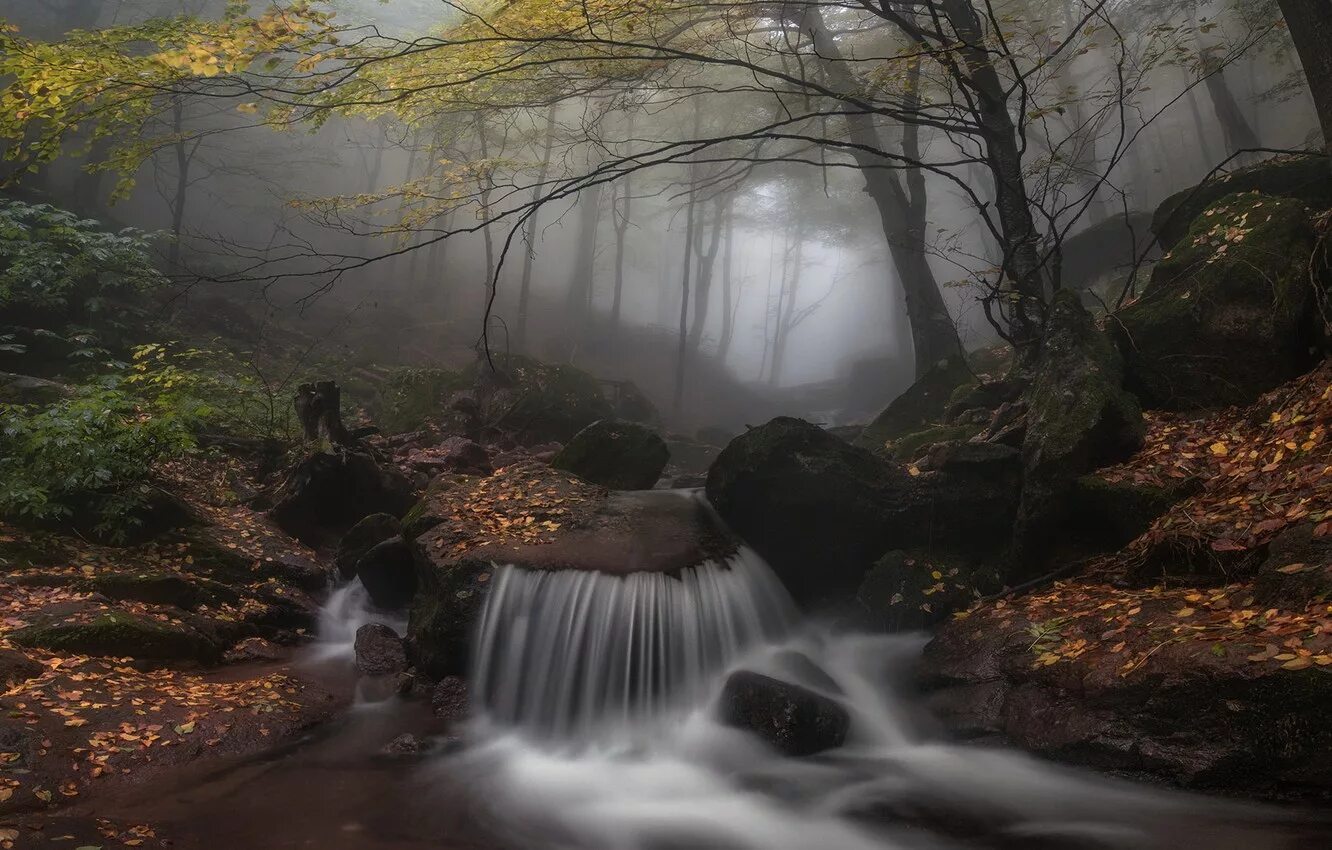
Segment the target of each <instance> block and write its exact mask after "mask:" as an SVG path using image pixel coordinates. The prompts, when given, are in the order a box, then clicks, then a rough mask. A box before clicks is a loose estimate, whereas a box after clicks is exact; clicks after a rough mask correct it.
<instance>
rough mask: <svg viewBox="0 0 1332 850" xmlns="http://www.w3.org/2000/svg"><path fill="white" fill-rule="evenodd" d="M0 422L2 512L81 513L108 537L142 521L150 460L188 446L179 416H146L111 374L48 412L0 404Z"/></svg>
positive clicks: (48, 516)
mask: <svg viewBox="0 0 1332 850" xmlns="http://www.w3.org/2000/svg"><path fill="white" fill-rule="evenodd" d="M0 419H3V421H4V426H3V428H2V429H0V513H4V514H7V515H11V516H16V517H20V518H27V519H32V520H38V521H41V520H52V519H76V520H78V521H79V522H80V523H82V521H83V520H84V519H85V518H86V519H90V520H91V524H92V526H93V528H94V530H95V531H96V532H97V533H98V534H102V535H105V536H107V537H109V538H111V539H118V538H123V537H124V536H125V534H126V533H127V532H128V531H129V530H131V529H132V528H133V527H134V526H136V525H138V524H140V523H141V521H142V520H141V518H140V517H139V516H137V513H138V512H139V511H141V510H142V509H143V508H145V507H146V506H147V505H148V504H149V501H150V497H151V496H152V488H151V485H150V484H149V475H150V473H151V470H152V467H153V465H154V464H155V463H156V462H158V461H159V460H162V459H164V458H168V457H171V456H174V455H179V454H181V453H183V452H186V451H188V450H189V449H190V447H191V445H192V439H191V437H190V433H189V430H188V429H187V427H186V423H185V422H184V421H183V420H182V419H180V418H177V417H173V416H169V415H163V414H160V413H159V414H149V413H148V412H146V411H145V410H143V409H142V408H141V407H140V406H139V405H137V404H136V403H135V401H134V400H133V398H131V396H130V395H129V394H128V393H126V392H125V390H124V389H123V388H122V386H121V382H120V380H119V379H118V378H114V377H113V378H106V379H104V380H102V381H100V382H97V383H94V384H90V385H86V386H82V387H78V388H76V390H75V391H74V393H73V394H72V395H71V396H70V397H69V398H66V399H64V400H62V401H59V402H57V403H56V404H54V405H52V406H51V407H48V408H45V409H38V408H33V407H22V406H17V405H4V406H0Z"/></svg>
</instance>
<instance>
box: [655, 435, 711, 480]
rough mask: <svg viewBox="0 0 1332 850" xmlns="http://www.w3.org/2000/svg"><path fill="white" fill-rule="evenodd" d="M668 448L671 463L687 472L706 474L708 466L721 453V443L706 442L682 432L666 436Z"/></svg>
mask: <svg viewBox="0 0 1332 850" xmlns="http://www.w3.org/2000/svg"><path fill="white" fill-rule="evenodd" d="M666 448H667V450H668V451H669V452H670V455H671V465H672V466H673V467H677V468H678V469H679V470H680V471H681V472H683V473H685V474H690V475H693V474H704V473H706V472H707V471H708V466H709V465H710V464H711V463H712V462H713V461H714V460H716V459H717V455H719V454H721V445H719V444H713V443H706V442H703V441H701V440H695V439H692V438H690V437H685V436H681V435H680V434H668V435H667V436H666Z"/></svg>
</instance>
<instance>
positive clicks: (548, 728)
mask: <svg viewBox="0 0 1332 850" xmlns="http://www.w3.org/2000/svg"><path fill="white" fill-rule="evenodd" d="M493 581H494V586H493V588H492V589H491V592H490V596H489V598H488V599H487V602H486V605H485V608H484V611H483V612H482V615H481V621H480V628H479V630H478V632H477V639H476V642H475V650H474V657H473V664H472V670H473V689H474V690H473V693H474V700H475V701H476V705H477V707H478V709H479V713H480V714H482V715H483V716H484V717H485V718H486V719H487V720H488V721H490V722H492V723H496V724H499V725H501V726H511V727H517V728H520V729H522V730H523V731H524V732H526V733H528V734H533V735H537V736H540V737H544V738H559V739H574V740H577V739H586V738H589V737H591V736H593V735H594V734H596V735H604V734H605V733H606V731H607V727H609V726H619V727H628V726H630V725H637V724H641V723H643V722H644V721H649V720H652V719H657V718H663V717H665V716H667V715H669V714H671V713H672V712H674V711H676V710H679V709H683V708H688V707H690V706H692V705H694V704H696V703H697V702H698V701H699V700H700V699H702V698H703V697H704V696H705V695H706V692H707V689H708V687H709V686H710V684H711V681H712V679H713V678H714V677H715V676H716V675H717V674H718V673H719V672H720V671H721V670H723V669H725V668H726V667H727V666H728V665H729V664H730V663H731V662H732V661H733V660H734V659H735V658H736V657H737V656H738V655H739V654H740V653H742V652H744V651H745V650H746V649H748V648H750V647H752V646H755V645H757V644H761V643H765V642H770V641H773V640H776V639H779V638H781V637H782V636H784V635H785V634H786V633H787V632H788V631H789V629H790V627H791V625H792V623H793V622H794V621H795V617H796V615H795V607H794V605H793V604H792V602H791V599H790V597H789V596H787V594H786V590H785V589H784V588H783V587H782V585H781V583H780V582H779V581H778V579H777V577H776V576H775V575H773V573H772V571H771V570H770V569H769V568H768V566H767V564H765V563H764V562H763V560H762V559H761V558H759V557H758V556H757V555H756V554H754V553H753V552H752V551H751V550H749V549H745V548H742V549H741V550H739V551H738V552H737V553H736V554H734V555H733V556H731V557H730V558H728V559H726V560H725V561H723V562H707V563H703V564H700V565H699V566H696V567H692V568H689V569H686V570H683V571H681V572H680V573H679V574H678V575H672V574H664V573H659V572H635V573H628V574H624V575H607V574H605V573H599V572H592V571H578V570H562V571H557V572H554V571H540V570H527V569H520V568H517V567H504V568H502V569H500V570H499V571H498V572H497V573H496V575H495V578H494V579H493Z"/></svg>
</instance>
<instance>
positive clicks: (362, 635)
mask: <svg viewBox="0 0 1332 850" xmlns="http://www.w3.org/2000/svg"><path fill="white" fill-rule="evenodd" d="M355 648H356V669H357V670H358V671H360V672H361V673H362V674H364V675H366V676H394V675H397V674H399V673H402V672H405V671H406V670H407V650H406V649H405V648H404V647H403V643H402V638H400V637H398V633H397V632H395V631H393V629H391V628H389V627H388V626H386V625H384V624H382V623H367V624H366V625H364V626H361V627H360V628H359V629H357V630H356V644H355Z"/></svg>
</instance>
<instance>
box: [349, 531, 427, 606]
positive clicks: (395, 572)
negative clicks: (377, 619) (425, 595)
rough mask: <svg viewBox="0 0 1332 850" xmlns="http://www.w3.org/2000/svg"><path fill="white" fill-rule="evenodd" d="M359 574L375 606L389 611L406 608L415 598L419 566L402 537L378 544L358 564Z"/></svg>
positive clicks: (357, 572)
mask: <svg viewBox="0 0 1332 850" xmlns="http://www.w3.org/2000/svg"><path fill="white" fill-rule="evenodd" d="M356 575H357V576H358V577H359V578H360V579H361V584H363V585H365V589H366V592H367V593H369V594H370V598H371V599H372V600H373V601H374V603H375V604H376V605H378V606H379V607H381V608H386V609H388V610H397V609H400V608H405V607H407V606H408V605H410V604H411V601H412V598H413V597H414V596H416V586H417V577H416V567H415V565H414V563H413V560H412V549H411V547H410V546H409V545H408V544H407V542H406V541H405V540H403V539H402V538H401V537H390V538H389V539H388V540H385V541H384V542H383V543H377V544H375V545H374V546H372V547H370V549H369V550H368V551H367V552H366V553H365V554H364V555H362V556H361V559H360V560H359V561H357V562H356Z"/></svg>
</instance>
